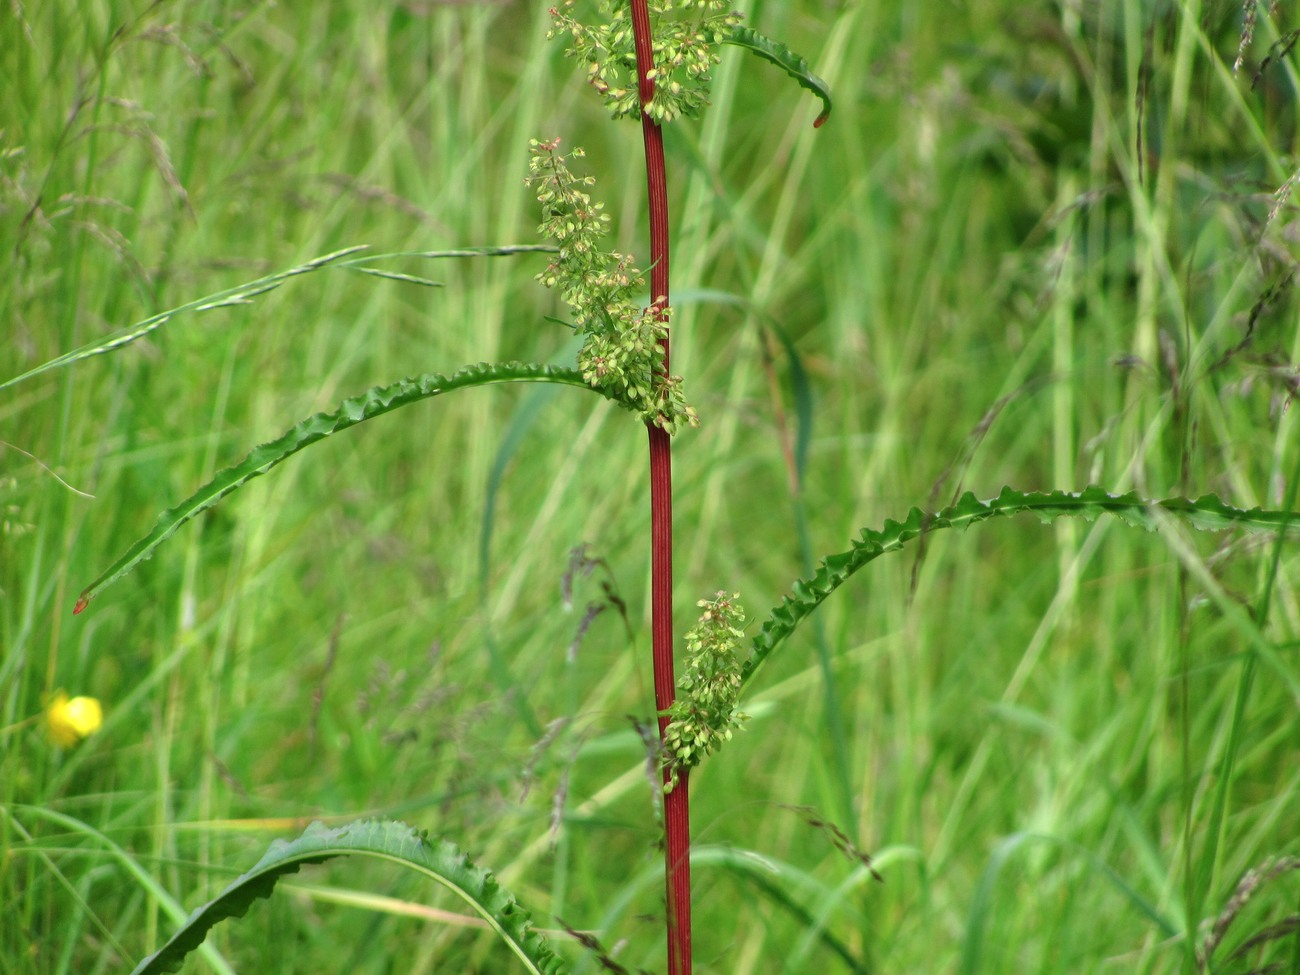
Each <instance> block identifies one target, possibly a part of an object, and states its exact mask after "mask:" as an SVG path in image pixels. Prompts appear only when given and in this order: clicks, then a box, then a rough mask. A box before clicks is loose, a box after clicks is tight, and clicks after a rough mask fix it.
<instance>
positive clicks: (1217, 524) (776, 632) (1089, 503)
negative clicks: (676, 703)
mask: <svg viewBox="0 0 1300 975" xmlns="http://www.w3.org/2000/svg"><path fill="white" fill-rule="evenodd" d="M1026 512H1027V513H1032V514H1035V515H1037V516H1038V517H1039V519H1040V520H1042V521H1043V522H1050V521H1052V520H1053V519H1056V518H1060V517H1062V516H1066V515H1069V516H1072V517H1082V518H1085V519H1087V520H1088V521H1093V520H1095V519H1096V518H1098V517H1100V516H1101V515H1105V514H1109V515H1113V516H1115V517H1116V518H1119V519H1120V520H1121V521H1123V522H1124V523H1125V524H1128V525H1132V526H1134V527H1136V528H1145V529H1146V530H1147V531H1155V530H1156V529H1158V528H1159V527H1160V521H1161V519H1162V518H1164V517H1168V516H1174V517H1176V518H1178V519H1180V520H1182V521H1185V522H1187V523H1188V524H1190V525H1191V526H1193V527H1194V528H1199V529H1202V530H1206V531H1220V530H1224V529H1229V528H1244V529H1247V530H1250V531H1271V532H1284V531H1289V532H1293V533H1296V532H1300V512H1294V511H1266V510H1264V509H1261V508H1252V509H1250V510H1249V511H1246V510H1243V509H1241V508H1233V507H1231V506H1230V505H1226V504H1224V503H1223V502H1222V501H1220V500H1219V499H1218V498H1217V497H1215V496H1214V495H1205V496H1204V497H1201V498H1198V499H1197V500H1195V501H1191V500H1189V499H1187V498H1169V499H1167V500H1164V501H1149V500H1146V499H1144V498H1141V497H1138V495H1137V494H1136V493H1133V492H1130V493H1128V494H1109V493H1107V492H1106V491H1104V490H1102V489H1101V488H1099V487H1089V488H1087V489H1085V490H1083V491H1080V492H1077V493H1076V492H1070V491H1047V492H1039V491H1032V492H1029V493H1022V492H1020V491H1013V490H1012V489H1011V488H1009V487H1006V488H1003V489H1002V493H1001V494H999V495H998V496H997V497H996V498H993V499H992V500H990V501H980V500H979V499H978V498H976V497H975V495H973V494H971V493H970V492H967V493H966V494H964V495H963V496H962V497H961V499H960V500H958V502H957V503H956V504H954V505H952V506H951V507H948V508H944V509H943V510H942V511H938V512H934V513H926V512H923V511H921V510H920V509H919V508H913V509H912V510H911V512H910V513H909V514H908V516H907V518H905V519H904V520H903V521H901V522H897V521H886V522H885V527H884V528H883V529H881V530H880V531H875V530H873V529H866V530H865V531H863V533H862V538H861V539H859V540H858V541H856V542H854V543H853V547H852V548H851V549H849V551H847V552H841V553H839V554H838V555H832V556H829V557H828V558H827V559H825V561H823V562H822V563H821V565H820V566H818V568H817V571H816V572H815V573H813V575H812V577H811V578H809V579H804V580H800V581H799V582H796V583H795V584H794V587H793V589H792V592H791V594H790V595H788V596H786V597H785V598H784V599H782V601H781V604H780V605H779V606H777V607H776V608H775V609H773V610H772V613H771V615H770V616H769V617H768V619H767V620H766V622H764V623H763V626H762V628H761V629H760V630H759V632H758V634H757V635H756V636H755V637H754V639H753V654H752V655H751V657H750V659H749V661H748V663H746V664H745V669H744V674H743V676H742V683H748V682H749V680H750V678H752V677H753V676H754V673H755V671H757V670H758V668H759V667H760V666H761V665H762V663H763V661H764V660H766V659H767V657H768V655H769V654H770V653H771V652H772V651H773V650H774V649H776V647H777V646H778V645H779V644H780V643H781V642H782V641H783V640H784V639H785V638H786V637H788V636H789V635H790V634H791V633H793V632H794V629H795V627H797V626H798V625H799V624H800V623H801V622H802V621H803V620H804V619H806V618H807V617H808V616H809V614H811V613H812V611H813V610H815V609H816V608H817V607H818V606H820V605H821V603H822V601H823V600H824V599H825V598H826V597H827V596H829V595H830V594H831V593H833V592H834V591H835V590H836V589H838V588H839V587H840V586H842V585H843V584H844V583H845V582H847V581H848V580H849V577H850V576H852V575H853V574H854V573H855V572H857V571H858V570H859V569H861V568H862V567H863V566H864V565H866V564H867V563H868V562H872V561H874V560H875V559H877V558H879V557H880V556H882V555H884V554H885V553H887V552H895V551H898V550H899V549H901V548H902V547H903V545H904V544H905V543H907V542H909V541H911V540H912V539H914V538H917V537H918V536H920V535H923V534H925V533H927V532H932V531H937V530H939V529H941V528H968V527H970V526H971V525H974V524H977V523H978V522H981V521H986V520H987V519H989V518H996V517H999V516H1002V515H1016V514H1021V513H1026Z"/></svg>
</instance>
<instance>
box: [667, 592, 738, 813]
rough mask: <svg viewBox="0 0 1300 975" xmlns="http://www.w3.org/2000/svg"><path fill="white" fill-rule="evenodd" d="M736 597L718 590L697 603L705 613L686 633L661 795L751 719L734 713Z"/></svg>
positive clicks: (671, 712) (668, 734)
mask: <svg viewBox="0 0 1300 975" xmlns="http://www.w3.org/2000/svg"><path fill="white" fill-rule="evenodd" d="M739 598H740V593H732V595H731V596H730V597H729V598H728V596H727V594H726V593H725V592H719V593H717V595H716V596H715V597H714V598H713V599H701V600H700V601H699V602H698V603H696V605H697V606H699V607H700V608H701V609H703V610H704V612H703V613H701V614H700V620H699V622H698V623H696V624H695V626H693V627H692V628H691V630H690V632H689V633H687V634H686V650H687V653H688V654H689V658H688V659H687V662H686V674H685V676H684V677H682V679H681V681H680V683H679V685H678V692H679V695H680V696H679V697H678V698H677V700H676V701H674V702H673V705H672V707H670V708H669V709H668V717H669V719H670V720H669V723H668V727H667V728H666V729H665V730H664V749H665V752H664V764H665V767H666V768H667V769H668V773H669V780H668V784H667V785H666V786H664V791H665V792H671V791H672V790H673V787H674V786H676V785H677V776H678V773H679V772H680V771H681V770H682V769H688V768H692V767H694V766H696V765H699V764H700V761H701V760H702V759H703V758H704V756H705V755H709V754H711V753H713V752H715V751H717V750H718V749H719V748H720V747H722V743H723V742H724V741H730V740H731V733H732V731H733V730H734V729H736V728H739V727H740V726H741V725H742V724H743V723H744V722H745V721H746V720H747V719H748V718H749V715H747V714H744V713H743V712H740V711H737V710H736V703H737V701H738V700H739V698H740V670H741V660H740V655H739V654H738V653H737V652H736V648H737V646H738V645H739V642H740V639H741V638H742V637H743V636H744V634H743V633H742V632H741V629H740V627H741V624H742V623H744V622H745V611H744V609H743V608H742V607H741V605H740V603H739V602H737V600H738V599H739Z"/></svg>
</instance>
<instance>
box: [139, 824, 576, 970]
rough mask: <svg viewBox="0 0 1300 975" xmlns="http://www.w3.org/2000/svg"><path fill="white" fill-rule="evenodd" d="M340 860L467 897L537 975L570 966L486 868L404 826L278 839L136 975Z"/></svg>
mask: <svg viewBox="0 0 1300 975" xmlns="http://www.w3.org/2000/svg"><path fill="white" fill-rule="evenodd" d="M340 856H364V857H371V858H374V859H379V860H388V861H390V862H392V863H397V864H399V865H401V866H404V867H408V868H410V869H412V870H415V871H417V872H419V873H422V874H424V875H425V876H426V877H428V878H430V879H431V880H435V881H437V882H438V883H440V884H442V885H443V886H444V887H447V888H448V889H450V890H452V891H454V892H455V893H456V894H457V895H458V896H460V897H461V898H463V899H464V900H465V902H466V903H467V904H469V905H470V907H472V908H473V909H474V910H475V911H476V912H477V913H478V914H479V915H480V916H481V917H482V918H483V919H484V920H485V921H486V922H487V923H488V924H489V925H490V926H491V928H492V929H493V930H494V931H495V932H496V934H497V937H499V938H500V939H501V940H502V941H504V942H505V943H506V944H507V945H509V946H510V948H511V950H512V951H514V953H515V954H516V955H517V956H518V957H519V960H520V961H521V962H522V963H523V970H524V971H528V972H532V973H534V975H556V973H559V972H563V971H564V970H565V966H564V963H563V962H562V961H561V960H560V958H559V957H557V956H556V955H555V953H554V952H553V951H551V948H550V946H549V945H548V944H547V942H546V939H545V938H544V937H542V935H541V934H539V933H538V932H537V931H536V930H535V929H534V928H533V926H532V923H531V920H530V918H529V915H528V912H527V911H525V910H524V909H523V908H522V907H520V906H519V903H518V902H517V901H516V900H515V898H514V897H513V895H511V894H510V892H509V891H507V890H505V889H503V888H502V887H501V886H500V884H498V883H497V880H496V878H495V877H494V876H493V875H492V874H491V873H490V872H489V871H487V870H485V869H483V868H482V867H478V866H475V865H474V864H473V863H471V862H470V860H469V858H468V857H466V856H465V854H463V853H461V852H460V850H459V849H457V848H456V846H454V845H453V844H451V843H449V842H447V841H446V840H439V839H430V838H429V837H427V836H425V835H424V834H422V833H419V832H417V831H416V830H414V829H412V828H411V827H410V826H407V825H406V824H405V823H399V822H394V821H392V820H384V821H373V820H372V821H363V822H356V823H349V824H348V825H346V826H340V827H338V828H336V829H329V828H327V827H326V826H325V825H324V824H322V823H313V824H312V825H311V826H309V827H307V831H306V832H305V833H303V834H302V836H300V837H298V838H297V839H296V840H293V841H292V842H286V841H284V840H276V841H275V842H274V843H272V844H271V847H270V849H268V850H267V851H266V854H265V855H264V856H263V857H262V859H260V860H259V861H258V862H257V864H256V865H255V866H254V867H253V869H252V870H250V871H248V873H246V874H243V875H242V876H240V877H238V878H237V879H236V880H235V881H234V882H233V883H232V884H230V886H228V887H227V888H226V889H225V890H223V891H222V892H221V893H220V894H218V895H217V896H216V897H215V898H214V899H213V900H211V901H209V902H208V903H207V904H204V905H203V906H202V907H200V908H198V909H197V910H196V911H194V913H192V914H191V915H190V916H189V919H188V920H186V922H185V924H184V925H183V926H182V927H181V929H180V930H179V931H177V932H176V934H175V935H173V936H172V939H171V940H170V941H168V942H167V943H166V944H165V945H163V946H162V948H160V949H159V950H158V951H156V952H155V953H154V954H152V955H150V956H149V957H148V958H146V959H144V961H142V962H140V964H139V965H137V966H136V967H135V970H134V971H133V972H132V975H162V973H164V972H177V971H180V968H181V965H182V964H183V963H184V961H185V957H186V956H187V955H188V954H189V953H190V952H191V951H193V950H194V949H196V948H197V947H198V946H199V945H201V944H202V943H203V940H204V939H205V938H206V937H207V934H208V932H209V931H210V930H212V928H213V927H214V926H216V925H217V924H218V923H219V922H221V921H223V920H225V919H226V918H228V917H242V916H243V915H244V914H245V913H246V912H247V911H248V909H249V907H251V906H252V904H253V901H255V900H256V899H257V898H259V897H269V896H271V893H272V891H273V890H274V889H275V885H276V882H277V881H278V880H279V879H280V878H281V877H284V876H286V875H288V874H293V873H297V872H298V870H299V868H300V867H302V866H303V865H305V864H312V863H324V862H325V861H326V860H330V859H333V858H334V857H340Z"/></svg>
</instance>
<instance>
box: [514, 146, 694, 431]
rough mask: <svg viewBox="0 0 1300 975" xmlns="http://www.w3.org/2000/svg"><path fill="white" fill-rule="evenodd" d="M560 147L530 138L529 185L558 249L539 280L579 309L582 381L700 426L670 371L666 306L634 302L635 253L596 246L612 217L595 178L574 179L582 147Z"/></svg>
mask: <svg viewBox="0 0 1300 975" xmlns="http://www.w3.org/2000/svg"><path fill="white" fill-rule="evenodd" d="M559 144H560V140H559V139H554V140H552V141H550V142H538V141H537V140H535V139H534V140H533V141H532V143H531V146H532V158H531V159H530V160H529V161H528V180H527V182H528V184H529V185H530V186H533V187H535V188H536V190H537V200H538V202H539V203H541V204H542V223H541V226H539V227H538V228H537V230H538V233H540V234H542V235H544V236H546V237H549V238H551V239H552V240H554V241H555V242H556V243H557V244H558V245H559V248H560V250H559V253H558V254H557V255H556V256H555V260H553V261H551V263H550V264H548V265H547V267H546V270H544V271H543V272H542V273H541V274H539V275H537V280H539V281H541V282H542V284H544V285H546V286H547V287H548V288H553V287H558V288H559V289H560V294H561V296H562V297H563V298H564V300H565V302H566V303H567V304H568V305H569V306H570V307H571V308H572V309H573V316H574V324H575V325H576V327H577V329H578V331H579V332H581V333H582V334H583V335H585V336H586V341H585V343H584V344H583V347H582V351H580V352H579V353H578V368H579V369H581V370H582V378H583V379H585V380H586V381H587V382H589V383H591V384H592V385H593V386H595V387H597V388H598V389H602V390H604V391H606V392H608V393H610V394H611V395H612V396H613V397H614V398H615V399H617V400H618V401H619V402H621V403H622V404H623V405H624V406H626V407H627V408H628V409H630V410H632V411H633V412H635V413H637V414H639V415H640V416H641V418H642V419H643V420H645V421H646V422H648V423H653V424H654V425H655V426H658V427H661V428H662V429H664V430H666V431H668V432H669V433H676V432H677V430H678V429H680V427H681V425H682V424H683V423H686V424H688V425H690V426H699V423H700V421H699V417H698V416H696V413H695V410H694V409H692V408H691V407H689V406H687V405H686V402H685V400H684V399H683V397H682V379H681V377H680V376H669V375H665V370H664V350H663V345H662V344H661V342H662V340H663V339H664V338H665V337H666V336H667V335H668V321H667V319H668V309H667V308H664V309H662V310H657V309H656V308H654V307H653V306H652V307H650V308H646V307H642V306H641V305H640V304H639V303H638V302H636V301H634V300H633V299H634V298H635V296H636V295H637V294H638V293H639V292H640V291H641V289H643V288H644V287H645V280H644V279H643V278H642V276H641V272H640V271H639V270H638V269H637V268H635V267H633V266H632V258H631V257H630V256H628V255H626V254H619V253H616V252H614V251H604V250H601V249H600V247H599V246H598V243H599V241H600V238H602V237H604V236H605V235H606V234H607V233H608V232H609V231H608V224H609V216H608V215H607V214H605V213H602V212H601V210H602V208H603V204H601V203H593V202H592V201H591V197H590V196H588V195H587V194H586V193H585V192H583V189H582V188H583V187H584V186H591V185H592V184H593V183H595V179H594V178H592V177H591V176H584V177H581V178H579V177H577V176H574V175H573V173H572V172H570V171H569V166H568V162H567V160H568V159H571V158H572V159H580V158H582V156H583V152H582V150H581V149H574V150H573V151H572V152H571V153H569V154H568V156H564V155H560V154H558V153H557V152H556V150H557V149H558V148H559ZM662 300H663V299H662V298H661V299H659V301H660V302H661V303H662Z"/></svg>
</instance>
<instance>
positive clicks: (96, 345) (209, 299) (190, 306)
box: [0, 244, 365, 389]
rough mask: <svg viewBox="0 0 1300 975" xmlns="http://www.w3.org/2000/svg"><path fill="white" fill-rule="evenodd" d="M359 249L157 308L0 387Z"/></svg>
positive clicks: (236, 301) (237, 300)
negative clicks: (119, 328)
mask: <svg viewBox="0 0 1300 975" xmlns="http://www.w3.org/2000/svg"><path fill="white" fill-rule="evenodd" d="M362 250H365V245H363V244H361V245H357V246H355V247H345V248H343V249H342V250H338V251H334V252H333V253H331V254H326V255H324V256H323V257H316V258H313V259H312V260H310V261H307V262H306V263H304V264H299V265H298V266H297V267H291V268H289V269H288V270H287V271H279V272H277V273H275V274H271V275H267V276H266V277H264V278H258V279H257V280H256V281H249V282H247V283H246V284H241V285H237V286H236V287H233V288H227V289H226V290H224V291H218V292H216V293H215V294H210V295H206V296H204V297H202V298H196V299H195V300H194V301H188V302H186V303H185V304H183V305H178V306H177V307H175V308H172V309H170V310H168V311H164V312H159V313H158V314H157V315H150V316H149V317H148V318H146V319H144V320H143V321H140V322H137V323H136V324H134V325H132V326H131V327H130V328H124V329H121V330H120V331H117V332H114V333H113V334H112V335H108V336H106V337H104V338H101V339H98V340H96V341H94V342H91V343H89V344H88V345H83V346H81V348H79V349H73V350H72V351H71V352H65V353H64V354H63V355H61V356H58V357H57V358H54V359H51V360H50V361H49V362H46V363H43V364H41V365H39V366H37V367H36V368H35V369H29V370H27V372H25V373H23V374H22V375H21V376H15V377H14V378H13V379H9V380H6V381H5V382H3V383H0V389H8V388H9V387H10V386H15V385H17V384H18V383H20V382H23V381H24V380H27V379H31V378H33V377H34V376H39V375H41V374H42V373H45V372H50V371H51V370H53V369H60V368H62V367H63V366H70V365H72V364H73V363H74V362H80V361H81V360H82V359H89V358H91V357H92V356H97V355H103V354H104V353H106V352H114V351H116V350H118V349H121V348H124V347H126V346H128V345H130V344H131V343H132V342H135V341H136V340H137V339H142V338H144V337H145V336H146V335H148V334H149V333H150V332H153V331H155V330H156V329H159V328H161V327H162V326H163V325H165V324H166V323H167V322H168V321H169V320H171V319H172V318H175V317H176V316H177V315H180V314H183V313H185V312H193V311H209V310H210V309H213V308H224V307H226V306H228V305H243V304H247V303H248V301H249V299H250V298H253V297H255V296H257V295H260V294H265V293H266V292H267V291H271V290H272V289H274V288H276V287H277V286H279V285H280V284H281V283H282V282H284V281H286V280H288V279H289V278H292V277H296V276H297V275H299V274H308V273H310V272H312V271H317V270H319V269H320V268H322V267H325V266H327V265H329V264H333V263H334V262H336V261H339V260H341V259H343V258H344V257H347V256H348V255H350V254H355V253H357V252H358V251H362Z"/></svg>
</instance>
